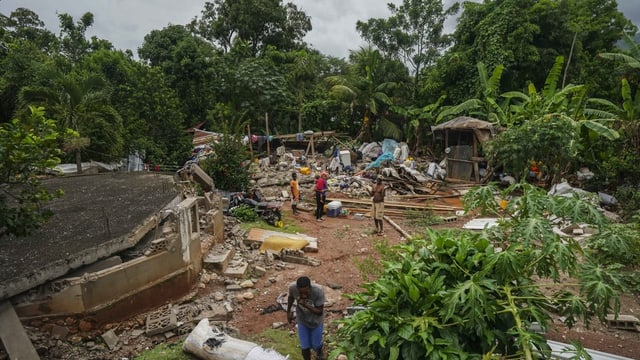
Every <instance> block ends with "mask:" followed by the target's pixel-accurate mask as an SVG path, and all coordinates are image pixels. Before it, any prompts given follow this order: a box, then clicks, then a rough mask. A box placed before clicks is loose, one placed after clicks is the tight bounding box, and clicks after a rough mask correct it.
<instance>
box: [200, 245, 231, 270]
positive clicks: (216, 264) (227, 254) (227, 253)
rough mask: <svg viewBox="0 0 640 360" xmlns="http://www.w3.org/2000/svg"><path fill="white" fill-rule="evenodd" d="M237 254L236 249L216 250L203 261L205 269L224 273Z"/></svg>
mask: <svg viewBox="0 0 640 360" xmlns="http://www.w3.org/2000/svg"><path fill="white" fill-rule="evenodd" d="M235 254H236V250H235V249H234V248H231V249H223V250H216V249H215V248H214V249H213V250H212V251H211V252H209V254H207V256H206V257H205V258H204V259H203V265H204V268H205V269H207V270H209V271H215V272H218V273H224V272H225V271H226V270H227V267H228V266H229V262H230V261H231V259H233V257H234V256H235Z"/></svg>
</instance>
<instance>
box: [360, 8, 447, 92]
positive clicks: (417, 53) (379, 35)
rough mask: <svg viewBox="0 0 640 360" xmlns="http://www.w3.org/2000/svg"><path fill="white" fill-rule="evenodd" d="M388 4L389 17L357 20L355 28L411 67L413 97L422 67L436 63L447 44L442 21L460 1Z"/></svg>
mask: <svg viewBox="0 0 640 360" xmlns="http://www.w3.org/2000/svg"><path fill="white" fill-rule="evenodd" d="M387 7H388V8H389V11H391V14H392V15H391V16H390V17H389V18H387V19H369V20H368V21H367V22H362V21H358V22H357V23H356V29H357V30H358V32H359V33H360V35H361V36H362V37H363V38H364V39H365V40H367V41H368V42H369V43H371V44H373V45H375V46H376V47H377V48H378V49H379V50H380V51H382V52H383V53H384V54H385V56H388V57H391V58H395V59H399V60H401V61H402V62H404V63H405V64H408V65H409V66H410V67H411V70H412V71H411V73H412V74H413V75H414V83H413V90H412V93H411V94H412V98H413V99H415V97H416V93H417V88H418V83H419V81H420V79H421V77H422V76H423V74H422V69H423V68H424V67H428V66H431V65H433V64H435V61H436V59H437V58H439V57H440V55H441V53H442V51H443V49H444V48H445V47H447V46H448V45H449V44H450V41H451V40H450V37H449V36H448V35H445V34H444V33H443V30H444V22H445V21H446V19H447V18H448V17H449V16H452V15H454V14H456V13H457V12H458V10H459V5H458V3H457V2H454V3H453V5H451V6H450V7H449V8H447V9H445V8H444V6H443V4H442V1H441V0H404V1H403V2H402V4H401V5H400V6H397V5H396V4H394V3H388V4H387Z"/></svg>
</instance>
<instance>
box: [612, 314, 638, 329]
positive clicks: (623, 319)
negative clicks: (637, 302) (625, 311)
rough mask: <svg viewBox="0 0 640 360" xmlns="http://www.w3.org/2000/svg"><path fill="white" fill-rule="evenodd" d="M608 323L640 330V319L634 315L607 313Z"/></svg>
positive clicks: (615, 326)
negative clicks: (616, 315)
mask: <svg viewBox="0 0 640 360" xmlns="http://www.w3.org/2000/svg"><path fill="white" fill-rule="evenodd" d="M605 321H606V322H607V325H608V326H609V327H612V328H616V329H623V330H634V331H640V329H639V327H640V320H638V318H637V317H635V316H633V315H618V317H617V318H616V317H615V316H614V315H607V317H606V318H605Z"/></svg>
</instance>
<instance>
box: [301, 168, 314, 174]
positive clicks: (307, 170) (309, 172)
mask: <svg viewBox="0 0 640 360" xmlns="http://www.w3.org/2000/svg"><path fill="white" fill-rule="evenodd" d="M300 173H301V174H302V175H309V174H311V169H310V168H308V167H302V168H300Z"/></svg>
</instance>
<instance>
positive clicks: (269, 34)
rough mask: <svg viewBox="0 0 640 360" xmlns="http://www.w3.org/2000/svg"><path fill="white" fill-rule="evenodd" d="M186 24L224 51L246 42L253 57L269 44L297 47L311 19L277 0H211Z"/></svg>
mask: <svg viewBox="0 0 640 360" xmlns="http://www.w3.org/2000/svg"><path fill="white" fill-rule="evenodd" d="M190 27H191V29H192V31H194V32H196V33H197V34H199V35H200V36H202V37H203V38H204V39H206V40H208V41H210V42H211V43H213V44H215V45H217V46H218V47H219V48H221V49H222V50H223V51H224V52H228V51H231V50H232V48H233V47H234V46H236V45H237V44H240V43H246V44H247V48H248V49H249V50H250V51H249V53H248V55H250V56H257V55H259V54H261V53H263V52H264V51H266V49H267V48H268V47H270V46H273V47H276V48H278V49H281V50H293V49H296V48H298V47H299V45H300V44H301V43H302V41H303V38H304V36H305V35H306V33H307V32H308V31H310V30H311V19H310V18H309V17H308V16H307V15H306V14H305V13H304V12H303V11H302V10H298V7H297V6H296V5H295V4H293V3H285V4H284V5H283V3H282V1H281V0H215V1H212V2H206V3H205V6H204V10H202V16H201V17H200V19H197V18H196V19H194V21H192V23H191V25H190Z"/></svg>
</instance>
